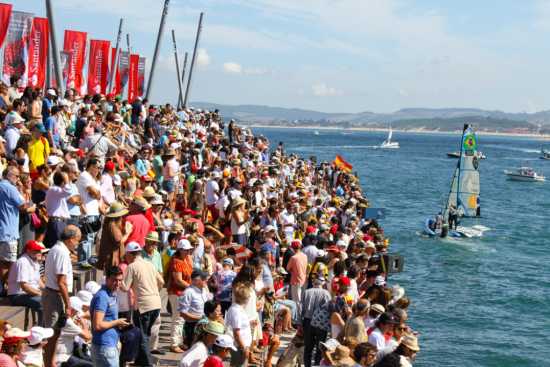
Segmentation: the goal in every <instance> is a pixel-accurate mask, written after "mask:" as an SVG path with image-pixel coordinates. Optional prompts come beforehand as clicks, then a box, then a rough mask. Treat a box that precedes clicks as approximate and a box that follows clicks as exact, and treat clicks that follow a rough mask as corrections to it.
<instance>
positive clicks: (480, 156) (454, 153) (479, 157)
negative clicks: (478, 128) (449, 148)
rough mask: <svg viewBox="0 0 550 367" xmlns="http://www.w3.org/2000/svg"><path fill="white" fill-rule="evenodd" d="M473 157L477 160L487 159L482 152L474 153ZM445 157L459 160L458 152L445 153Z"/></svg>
mask: <svg viewBox="0 0 550 367" xmlns="http://www.w3.org/2000/svg"><path fill="white" fill-rule="evenodd" d="M474 155H475V157H476V158H477V159H487V156H485V154H483V153H482V152H475V154H474ZM447 157H449V158H460V152H449V153H447Z"/></svg>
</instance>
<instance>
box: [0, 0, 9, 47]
mask: <svg viewBox="0 0 550 367" xmlns="http://www.w3.org/2000/svg"><path fill="white" fill-rule="evenodd" d="M10 16H11V4H0V47H2V45H3V44H4V39H5V38H6V34H7V33H8V26H9V25H10Z"/></svg>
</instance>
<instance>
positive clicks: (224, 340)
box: [214, 334, 237, 352]
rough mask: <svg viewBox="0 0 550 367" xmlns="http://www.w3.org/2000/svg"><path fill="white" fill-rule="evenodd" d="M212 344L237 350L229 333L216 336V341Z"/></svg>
mask: <svg viewBox="0 0 550 367" xmlns="http://www.w3.org/2000/svg"><path fill="white" fill-rule="evenodd" d="M214 345H215V346H217V347H219V348H223V349H231V350H233V351H235V352H236V351H237V348H235V344H234V343H233V337H232V336H231V335H227V334H223V335H220V336H218V337H217V338H216V341H215V342H214Z"/></svg>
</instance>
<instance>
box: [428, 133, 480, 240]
mask: <svg viewBox="0 0 550 367" xmlns="http://www.w3.org/2000/svg"><path fill="white" fill-rule="evenodd" d="M477 153H478V151H477V138H476V135H475V132H474V130H473V129H472V128H471V127H470V126H469V125H468V124H465V125H464V130H463V134H462V144H461V150H460V158H459V159H458V164H457V166H456V169H455V172H454V174H453V179H452V181H451V188H450V190H449V196H448V197H447V200H446V202H445V204H444V206H443V210H441V212H440V213H439V214H438V215H437V216H436V217H435V218H427V219H426V221H425V222H424V233H425V234H427V235H428V236H430V237H435V236H439V237H446V236H449V237H466V238H471V237H481V236H483V232H485V231H487V230H489V228H487V227H484V226H482V225H473V226H470V227H466V226H459V225H457V224H458V223H459V222H460V220H461V218H479V217H480V216H481V206H480V201H479V193H480V185H479V161H480V158H479V156H478V154H477Z"/></svg>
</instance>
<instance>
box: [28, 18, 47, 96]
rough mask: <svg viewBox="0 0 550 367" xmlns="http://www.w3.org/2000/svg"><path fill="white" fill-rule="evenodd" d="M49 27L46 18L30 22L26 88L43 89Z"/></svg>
mask: <svg viewBox="0 0 550 367" xmlns="http://www.w3.org/2000/svg"><path fill="white" fill-rule="evenodd" d="M48 36H49V26H48V19H47V18H34V19H33V20H32V29H31V35H30V37H29V59H28V60H29V61H28V63H27V65H28V68H27V75H28V78H29V79H28V80H29V82H28V84H27V85H28V86H31V87H33V88H36V87H38V88H43V87H44V82H45V81H46V64H47V63H48V61H47V59H48Z"/></svg>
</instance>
